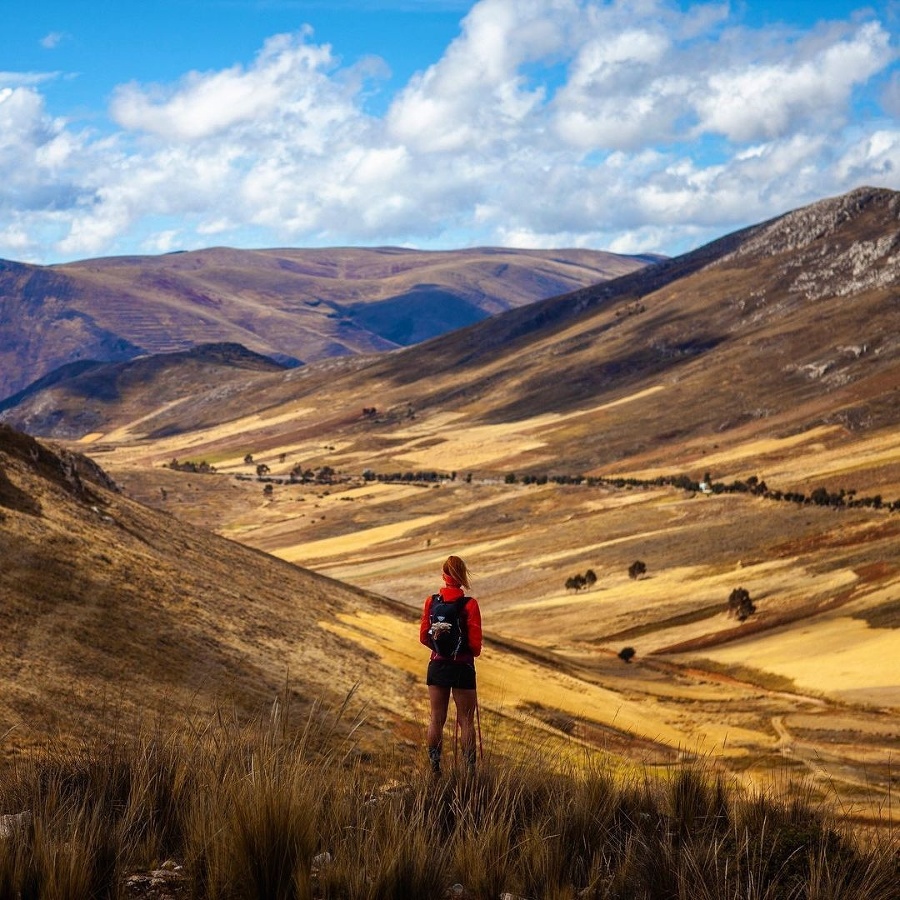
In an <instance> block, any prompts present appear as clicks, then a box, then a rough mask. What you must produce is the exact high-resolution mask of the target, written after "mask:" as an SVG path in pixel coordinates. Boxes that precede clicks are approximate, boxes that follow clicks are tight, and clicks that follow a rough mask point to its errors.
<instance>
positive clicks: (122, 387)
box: [0, 344, 289, 438]
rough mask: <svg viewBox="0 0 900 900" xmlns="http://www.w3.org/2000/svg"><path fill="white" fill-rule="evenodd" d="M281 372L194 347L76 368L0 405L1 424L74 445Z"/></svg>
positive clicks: (256, 360)
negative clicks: (188, 400) (188, 399)
mask: <svg viewBox="0 0 900 900" xmlns="http://www.w3.org/2000/svg"><path fill="white" fill-rule="evenodd" d="M286 368H289V366H286V365H285V364H283V363H279V362H276V361H275V360H272V359H269V358H268V357H267V356H262V355H260V354H258V353H253V352H252V351H250V350H247V348H246V347H242V346H241V345H240V344H200V345H198V346H197V347H194V348H193V349H191V350H184V351H181V352H178V353H159V354H156V355H154V356H142V357H138V358H137V359H133V360H129V361H127V362H112V363H104V362H98V361H96V360H82V361H80V362H73V363H67V364H66V365H64V366H60V367H59V368H58V369H54V371H53V372H51V373H50V374H49V375H45V376H44V377H43V378H40V379H38V380H37V381H35V382H33V383H32V384H30V385H28V387H26V388H24V389H23V390H21V391H19V392H18V393H16V394H13V395H12V396H10V397H8V398H7V399H6V400H3V401H0V421H8V422H9V424H11V425H14V426H15V427H16V428H19V429H21V430H23V431H26V432H28V433H30V434H41V435H45V436H52V437H57V438H79V437H82V436H83V435H85V434H87V433H89V432H93V431H98V430H104V431H105V430H108V429H109V428H110V427H112V426H113V425H114V424H117V423H119V422H123V421H129V420H130V419H132V418H135V417H141V416H143V415H146V414H147V413H148V411H151V410H157V409H160V408H165V407H167V406H169V405H170V404H172V403H174V402H177V401H179V400H183V399H185V398H186V397H190V396H192V395H194V394H196V393H198V392H203V391H206V390H209V389H210V388H212V387H215V388H216V390H218V391H219V392H222V391H227V390H234V389H237V387H238V386H239V385H240V383H241V382H242V381H246V380H247V379H248V378H252V377H253V376H255V375H265V374H273V373H277V372H283V371H284V370H285V369H286ZM198 424H199V423H198Z"/></svg>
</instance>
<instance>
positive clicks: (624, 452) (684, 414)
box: [141, 189, 900, 480]
mask: <svg viewBox="0 0 900 900" xmlns="http://www.w3.org/2000/svg"><path fill="white" fill-rule="evenodd" d="M898 207H900V196H898V195H897V194H896V193H894V192H891V191H885V190H875V189H861V190H859V191H856V192H853V193H852V194H849V195H846V196H845V197H839V198H835V199H833V200H827V201H823V202H821V203H818V204H814V205H813V206H811V207H808V208H806V209H803V210H799V211H797V212H794V213H791V214H788V215H786V216H783V217H781V218H779V219H776V220H773V221H771V222H769V223H764V224H762V225H759V226H756V227H754V228H751V229H747V230H745V231H742V232H739V233H736V234H734V235H730V236H728V237H726V238H724V239H722V240H720V241H717V242H715V243H713V244H710V245H708V246H707V247H704V248H701V249H700V250H698V251H695V252H694V253H691V254H687V255H686V256H684V257H680V258H678V259H675V260H672V261H669V262H664V263H661V264H659V265H657V266H654V267H652V268H650V269H647V270H644V271H642V272H639V273H636V274H632V275H628V276H625V277H623V278H620V279H617V280H615V281H613V282H610V283H608V284H606V285H603V286H600V287H597V288H594V289H588V290H584V291H579V292H576V293H574V294H569V295H566V296H563V297H560V298H554V299H550V300H546V301H542V302H540V303H536V304H533V305H530V306H528V307H526V308H521V309H518V310H512V311H510V312H507V313H505V314H503V315H501V316H497V317H495V318H493V319H491V320H489V321H486V322H482V323H480V324H477V325H474V326H471V327H469V328H466V329H462V330H460V331H457V332H454V333H452V334H449V335H446V336H444V337H442V338H440V339H437V340H435V341H431V342H427V343H425V344H421V345H418V346H416V347H412V348H408V349H405V350H402V351H398V352H394V353H390V354H386V355H381V356H378V357H376V358H374V359H371V360H366V359H360V358H357V359H355V360H353V361H347V362H334V363H329V364H327V365H326V366H322V367H309V368H306V369H303V370H295V371H293V372H290V373H287V374H286V375H284V376H281V377H280V383H278V384H272V383H271V382H269V381H266V382H258V383H256V384H250V385H248V386H247V389H246V391H244V392H242V393H240V394H235V395H234V396H232V397H230V398H227V399H224V400H222V399H219V398H212V397H211V396H209V395H207V396H197V397H195V398H193V399H192V400H190V401H188V402H186V403H185V404H183V405H182V406H179V407H178V408H174V409H171V410H169V411H168V412H167V413H166V414H165V415H164V416H159V417H154V418H152V419H150V420H148V421H147V422H146V423H143V424H142V426H141V431H142V432H143V433H145V434H160V433H167V434H172V433H177V432H178V431H187V430H191V428H192V427H193V423H196V422H198V421H204V422H211V421H218V422H226V421H229V420H233V419H238V418H239V417H241V416H243V415H246V414H247V413H248V412H249V411H252V410H260V409H267V410H269V412H268V413H267V415H269V416H271V417H274V416H275V415H276V414H277V412H278V409H279V408H280V407H281V408H284V409H288V408H290V404H294V405H297V404H299V405H300V406H302V408H303V415H302V416H298V417H296V418H290V417H289V418H288V419H287V420H286V421H284V422H282V423H281V424H279V425H277V426H270V425H260V427H259V428H254V427H253V426H249V425H242V426H241V429H242V430H241V433H239V434H234V435H232V436H231V437H224V438H223V437H221V436H218V437H216V438H214V439H213V440H212V443H211V445H210V446H211V447H212V446H213V445H215V446H218V447H219V448H220V449H223V450H225V451H234V452H237V451H238V450H239V449H240V447H241V446H247V445H252V446H255V447H256V448H257V449H258V450H263V449H265V447H267V446H271V447H275V446H279V445H290V444H291V442H300V441H302V440H304V439H306V438H307V437H310V436H312V435H314V434H315V435H320V436H321V437H322V438H323V440H322V442H321V443H325V442H326V441H327V440H336V439H338V438H340V439H341V440H343V441H345V442H346V450H347V453H348V454H349V453H354V452H355V453H356V456H357V458H360V457H361V458H368V459H370V460H371V464H372V465H373V466H376V467H380V468H383V467H384V466H386V465H387V464H388V463H389V462H390V460H391V459H392V458H394V457H395V456H396V455H397V454H398V452H399V451H400V449H401V447H402V445H403V439H402V438H395V437H393V435H394V433H395V432H397V431H398V430H402V428H403V427H404V422H405V417H406V415H407V413H408V410H409V409H410V408H412V409H413V410H414V412H415V415H416V416H417V422H418V423H419V425H420V427H421V426H422V423H423V419H424V418H425V417H428V416H430V415H434V414H437V413H442V414H447V413H453V414H455V415H458V416H461V417H462V418H461V419H459V420H457V421H456V423H455V427H457V428H458V427H460V425H461V424H462V423H466V424H469V425H473V424H478V423H486V424H499V423H509V422H515V421H522V422H524V421H526V420H527V419H528V418H530V417H533V416H536V415H540V414H543V413H550V414H554V415H562V414H565V415H566V416H567V417H568V418H567V419H566V421H565V422H561V423H560V425H559V426H552V425H549V426H547V425H545V426H542V430H541V442H542V444H543V447H542V448H541V449H540V450H529V451H527V452H525V451H522V452H519V451H518V450H516V448H515V447H512V446H511V447H510V454H509V457H508V459H507V460H506V461H505V463H504V464H505V465H509V466H510V467H514V468H515V469H517V470H520V471H522V470H525V471H528V470H546V469H547V467H548V466H549V467H552V468H553V469H556V470H559V469H560V468H562V469H564V470H565V471H570V472H577V471H585V472H586V471H602V472H609V471H611V470H618V471H623V470H628V469H629V468H631V469H634V468H636V467H648V466H654V465H658V466H662V465H666V466H670V467H676V466H680V465H684V464H685V463H686V462H688V461H690V462H691V465H698V466H703V465H704V463H703V462H702V458H703V456H704V454H708V453H710V452H711V450H712V449H713V448H715V447H718V448H719V451H720V452H721V450H722V449H723V448H725V447H727V446H731V445H739V444H741V443H745V442H748V441H752V440H754V439H757V438H760V437H763V436H765V437H775V436H785V435H790V434H795V433H798V432H800V431H803V430H808V429H811V428H814V427H816V426H833V427H832V431H831V434H832V437H833V439H839V438H841V439H847V440H851V441H852V440H853V439H854V438H855V436H858V435H860V434H868V433H873V432H875V431H877V430H879V429H891V428H896V426H897V425H898V424H900V422H898V417H900V403H898V402H897V400H898V394H897V391H898V386H900V359H898V337H897V335H898V334H900V309H898V306H897V300H896V285H897V271H898V254H897V251H896V245H897V239H898V238H897V235H898V220H897V217H898ZM626 400H627V401H628V402H627V404H626V405H624V406H616V407H614V408H611V409H610V411H608V412H604V411H600V410H599V409H598V408H599V407H601V406H603V405H604V404H609V403H616V402H619V401H626ZM364 406H365V407H373V406H374V407H377V408H378V409H379V410H384V411H385V415H382V416H379V417H378V419H377V420H375V421H373V420H371V419H364V418H361V416H360V409H361V408H362V407H364ZM245 429H249V430H245ZM842 436H843V437H842ZM433 440H434V441H435V443H438V444H439V443H441V442H442V441H443V440H444V438H443V437H442V436H441V435H440V434H439V433H438V434H436V435H435V436H434V437H433ZM698 460H699V461H698ZM702 474H703V471H702V470H701V471H700V472H697V473H695V475H697V476H698V477H700V476H702ZM746 474H749V473H746ZM888 474H890V473H888ZM896 474H897V473H894V475H890V477H891V478H893V479H894V480H896V478H895V476H896Z"/></svg>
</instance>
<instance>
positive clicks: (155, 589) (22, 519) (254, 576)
mask: <svg viewBox="0 0 900 900" xmlns="http://www.w3.org/2000/svg"><path fill="white" fill-rule="evenodd" d="M91 479H95V481H92V480H91ZM103 482H104V479H103V477H102V473H100V472H99V471H98V470H96V468H92V467H91V465H90V464H89V463H88V462H87V461H86V460H83V459H79V458H78V457H75V456H73V455H71V454H68V453H65V452H61V453H60V452H55V451H53V450H51V449H48V448H47V447H45V446H43V445H41V444H39V443H37V442H36V441H34V440H33V439H31V438H28V437H26V436H24V435H22V434H20V433H18V432H15V431H13V430H11V429H9V428H7V427H6V426H0V558H2V559H3V566H2V568H0V596H2V604H0V670H2V672H3V693H2V698H0V734H4V735H5V737H4V745H3V747H4V752H6V753H9V752H12V750H13V749H14V748H16V747H22V746H27V745H28V744H31V743H33V742H35V741H41V740H43V739H45V738H46V737H47V735H48V734H51V733H54V732H57V733H59V735H60V736H61V737H62V739H68V738H71V737H73V736H83V735H86V734H88V733H89V732H93V731H94V729H102V728H106V727H110V728H111V727H114V726H115V723H116V721H117V720H118V722H119V727H125V728H126V729H130V728H133V727H136V726H137V725H138V724H139V723H141V722H149V721H152V718H153V716H154V714H156V713H163V714H165V715H166V716H172V715H176V714H178V713H181V712H184V711H187V710H192V711H194V712H196V713H198V714H202V713H205V712H208V711H210V710H211V709H212V708H213V707H214V706H215V705H216V704H218V703H222V704H227V705H228V706H229V708H231V707H232V706H233V707H234V708H235V709H237V710H238V711H242V712H249V711H252V712H259V711H260V710H261V709H262V708H264V706H265V705H266V704H268V703H270V702H271V701H272V700H273V699H274V698H275V697H276V696H277V694H278V692H279V691H280V690H282V689H283V688H284V685H285V680H286V679H289V682H290V687H291V689H292V692H293V693H294V695H295V697H296V699H298V700H299V701H300V703H301V704H304V705H307V706H308V704H309V702H310V701H313V700H316V699H325V700H335V701H339V700H341V699H343V697H344V696H346V694H347V693H348V692H349V691H350V690H351V688H352V687H353V685H354V684H355V683H356V682H357V681H358V680H362V681H363V682H364V683H365V684H364V686H363V688H362V693H363V695H364V696H365V697H366V699H367V700H369V701H374V709H373V712H374V715H373V719H374V721H375V722H376V723H378V722H379V721H382V722H383V718H382V717H383V715H384V708H385V706H390V705H391V704H393V705H394V706H395V708H396V706H397V705H398V701H397V700H396V699H394V700H391V699H390V697H391V695H390V694H389V692H387V691H385V690H384V689H383V688H381V689H379V691H378V692H375V691H374V689H373V688H372V687H371V685H384V684H388V685H394V686H395V692H394V696H395V697H396V696H397V694H396V692H397V691H399V692H400V696H402V692H403V690H404V689H405V684H406V683H405V682H404V680H403V679H402V678H398V676H397V675H396V673H394V674H386V672H385V671H382V667H381V665H380V664H379V663H378V662H377V660H376V659H375V657H374V656H373V655H371V654H368V653H367V652H365V651H363V650H361V649H360V648H352V649H351V650H350V651H348V650H347V648H346V647H344V646H343V644H342V642H341V640H340V639H339V638H337V637H335V636H334V635H333V634H332V633H331V632H330V631H328V630H327V629H326V628H325V627H323V625H322V624H321V623H323V622H324V623H326V624H327V623H328V622H329V621H330V620H332V619H333V618H334V617H336V616H337V615H339V614H340V613H346V612H348V611H350V612H352V611H355V610H357V609H369V610H381V611H385V610H386V609H387V607H385V606H384V605H383V603H382V602H381V601H379V600H378V598H376V597H374V596H373V595H369V594H366V593H364V592H361V591H357V590H353V589H350V588H348V587H345V586H342V585H340V584H338V583H336V582H333V581H331V580H330V579H327V578H323V577H320V576H316V575H314V574H312V573H310V572H307V571H304V570H301V569H298V568H296V567H294V566H292V565H288V564H285V563H282V562H280V561H278V560H274V559H272V558H270V557H267V556H265V555H264V554H260V553H258V552H255V551H252V550H249V549H247V548H245V547H242V546H239V545H237V544H234V543H231V542H229V541H226V540H224V539H222V538H219V537H216V536H214V535H212V534H208V533H205V532H204V531H202V529H198V528H196V527H189V526H186V525H184V524H182V523H180V522H178V521H177V520H176V519H174V518H172V517H171V516H168V515H165V514H162V513H159V512H155V511H152V510H150V509H147V508H146V507H142V506H140V505H139V504H136V503H133V502H131V501H129V500H128V499H126V498H125V497H123V496H122V495H120V494H118V493H116V492H114V491H112V490H110V488H109V486H108V484H106V483H103ZM376 693H377V696H376ZM8 729H11V731H8Z"/></svg>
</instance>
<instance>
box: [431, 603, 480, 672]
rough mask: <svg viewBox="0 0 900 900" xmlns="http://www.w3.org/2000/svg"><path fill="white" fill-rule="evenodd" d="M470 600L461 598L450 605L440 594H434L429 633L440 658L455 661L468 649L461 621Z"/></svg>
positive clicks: (432, 644)
mask: <svg viewBox="0 0 900 900" xmlns="http://www.w3.org/2000/svg"><path fill="white" fill-rule="evenodd" d="M470 599H471V598H469V597H460V598H459V600H454V601H453V602H452V603H448V602H447V601H446V600H444V598H443V597H442V596H441V595H440V594H432V596H431V612H430V615H429V628H428V633H429V634H430V635H431V646H432V647H433V648H434V651H435V652H436V653H437V655H438V656H443V657H445V658H446V659H453V658H454V657H455V656H456V655H457V654H458V653H461V652H462V651H464V650H466V649H468V641H467V640H466V632H465V629H464V628H463V625H462V622H461V621H460V619H461V617H462V612H463V608H464V607H465V605H466V603H467V602H468V601H469V600H470Z"/></svg>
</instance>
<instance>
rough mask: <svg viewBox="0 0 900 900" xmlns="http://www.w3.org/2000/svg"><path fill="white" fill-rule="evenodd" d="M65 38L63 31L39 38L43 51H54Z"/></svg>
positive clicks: (52, 32)
mask: <svg viewBox="0 0 900 900" xmlns="http://www.w3.org/2000/svg"><path fill="white" fill-rule="evenodd" d="M66 37H67V35H66V33H65V32H64V31H51V32H50V33H49V34H45V35H44V36H43V37H42V38H41V46H42V47H43V48H44V49H45V50H55V49H56V48H57V47H58V46H59V45H60V44H61V43H62V42H63V41H64V40H65V39H66Z"/></svg>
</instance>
